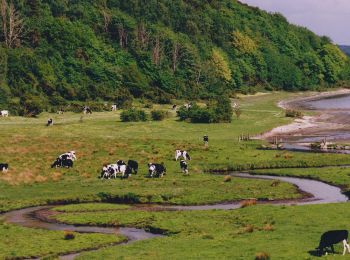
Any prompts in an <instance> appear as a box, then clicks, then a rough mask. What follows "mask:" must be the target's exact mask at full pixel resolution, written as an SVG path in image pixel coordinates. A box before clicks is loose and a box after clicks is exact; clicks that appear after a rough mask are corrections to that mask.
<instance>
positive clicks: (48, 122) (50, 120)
mask: <svg viewBox="0 0 350 260" xmlns="http://www.w3.org/2000/svg"><path fill="white" fill-rule="evenodd" d="M46 126H53V120H52V118H50V119H49V120H47V125H46Z"/></svg>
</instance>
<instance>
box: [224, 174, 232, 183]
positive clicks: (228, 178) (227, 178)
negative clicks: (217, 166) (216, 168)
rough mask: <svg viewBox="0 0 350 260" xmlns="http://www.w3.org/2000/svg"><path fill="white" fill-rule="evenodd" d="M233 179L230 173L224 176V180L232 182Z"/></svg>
mask: <svg viewBox="0 0 350 260" xmlns="http://www.w3.org/2000/svg"><path fill="white" fill-rule="evenodd" d="M231 181H232V177H231V176H230V175H226V176H225V177H224V182H231Z"/></svg>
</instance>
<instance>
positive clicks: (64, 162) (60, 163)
mask: <svg viewBox="0 0 350 260" xmlns="http://www.w3.org/2000/svg"><path fill="white" fill-rule="evenodd" d="M73 164H74V163H73V160H72V159H69V158H64V159H61V158H57V159H56V161H54V163H53V164H52V165H51V168H58V167H62V168H73Z"/></svg>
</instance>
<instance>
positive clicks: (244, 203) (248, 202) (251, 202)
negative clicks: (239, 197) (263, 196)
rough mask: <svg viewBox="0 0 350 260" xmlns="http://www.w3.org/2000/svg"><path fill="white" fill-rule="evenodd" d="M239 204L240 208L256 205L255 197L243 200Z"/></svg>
mask: <svg viewBox="0 0 350 260" xmlns="http://www.w3.org/2000/svg"><path fill="white" fill-rule="evenodd" d="M240 204H241V208H246V207H250V206H254V205H256V200H255V199H251V200H243V201H242V202H241V203H240Z"/></svg>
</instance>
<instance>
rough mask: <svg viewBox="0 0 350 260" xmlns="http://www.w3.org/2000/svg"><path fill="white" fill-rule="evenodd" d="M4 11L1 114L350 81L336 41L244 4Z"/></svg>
mask: <svg viewBox="0 0 350 260" xmlns="http://www.w3.org/2000/svg"><path fill="white" fill-rule="evenodd" d="M0 2H1V13H0V14H1V21H0V24H1V27H0V28H1V31H0V42H1V45H0V104H2V105H1V106H2V107H5V106H8V107H10V106H11V107H14V106H16V105H20V104H25V102H26V101H28V100H32V101H33V100H34V101H35V100H37V101H38V102H39V100H40V102H43V103H45V104H47V105H53V106H55V105H56V106H57V105H60V104H63V103H65V102H67V101H88V100H95V101H96V100H100V101H111V102H115V100H118V99H121V100H125V99H130V98H132V97H135V98H144V99H150V100H152V101H153V102H160V103H164V102H168V101H169V100H170V99H171V98H186V99H190V98H210V97H212V96H215V95H218V94H220V95H221V94H225V95H226V94H227V95H231V94H232V93H235V92H238V91H241V92H249V91H254V90H255V89H257V88H266V89H270V90H274V89H276V90H279V89H284V90H289V91H293V90H307V89H314V88H316V87H317V86H320V85H322V86H332V85H335V84H338V83H340V82H345V81H346V80H347V79H348V78H349V75H350V66H349V60H348V58H347V57H346V55H344V54H343V52H341V51H340V50H339V48H338V47H337V46H335V45H334V44H332V42H331V40H330V39H329V38H327V37H319V36H317V35H315V34H314V33H312V32H311V31H309V30H307V29H305V28H302V27H297V26H294V25H291V24H289V23H288V21H287V20H286V19H285V18H284V17H283V16H282V15H280V14H269V13H267V12H264V11H261V10H259V9H257V8H252V7H249V6H247V5H244V4H241V3H240V2H238V1H236V0H128V1H125V0H13V1H12V2H11V0H0ZM21 102H22V103H21Z"/></svg>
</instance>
